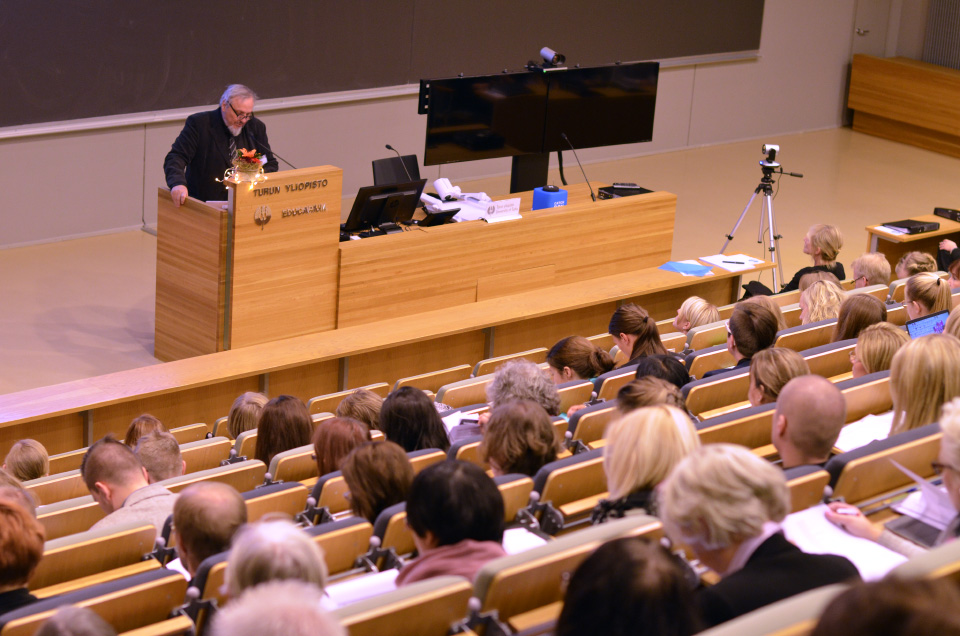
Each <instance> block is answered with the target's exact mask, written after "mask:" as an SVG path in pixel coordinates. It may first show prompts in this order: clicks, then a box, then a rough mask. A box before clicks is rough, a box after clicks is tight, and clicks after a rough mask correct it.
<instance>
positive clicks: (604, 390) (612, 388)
mask: <svg viewBox="0 0 960 636" xmlns="http://www.w3.org/2000/svg"><path fill="white" fill-rule="evenodd" d="M636 376H637V365H635V364H631V365H628V366H625V367H620V368H618V369H614V370H613V371H607V372H606V373H604V374H602V375H599V376H597V377H596V378H594V379H593V386H594V387H596V391H597V399H598V400H612V399H614V398H616V397H617V391H619V390H620V387H622V386H623V385H624V384H629V383H630V381H631V380H633V379H634V378H636Z"/></svg>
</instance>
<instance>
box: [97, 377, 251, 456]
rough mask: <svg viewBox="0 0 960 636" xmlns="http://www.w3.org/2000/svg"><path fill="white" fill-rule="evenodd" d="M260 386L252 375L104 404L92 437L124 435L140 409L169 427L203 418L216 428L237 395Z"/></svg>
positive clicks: (98, 410)
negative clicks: (216, 423) (109, 434)
mask: <svg viewBox="0 0 960 636" xmlns="http://www.w3.org/2000/svg"><path fill="white" fill-rule="evenodd" d="M257 390H259V380H258V377H257V376H253V377H249V378H241V379H239V380H226V381H224V382H220V383H217V384H211V385H208V386H203V387H198V388H192V389H184V390H181V391H177V392H175V393H163V394H161V395H156V396H150V397H144V398H139V399H135V400H130V401H127V402H123V403H120V404H114V405H111V406H105V407H102V408H99V409H96V410H94V412H93V439H94V441H96V440H98V439H100V438H101V437H103V436H104V435H106V434H107V433H113V434H114V435H116V436H117V437H119V438H121V439H122V438H123V435H124V433H125V432H126V430H127V426H128V425H129V424H130V420H132V419H133V418H134V417H136V416H137V415H140V414H141V413H150V414H151V415H153V416H155V417H157V418H159V420H160V421H161V422H163V424H164V426H166V427H167V428H174V427H176V426H185V425H187V424H194V423H196V422H204V423H205V424H207V426H209V427H210V429H211V430H213V423H214V422H216V421H217V419H218V418H221V417H223V416H224V415H226V414H227V413H229V412H230V405H231V404H233V401H234V400H235V399H237V396H238V395H240V394H241V393H243V392H245V391H257ZM81 446H82V444H81Z"/></svg>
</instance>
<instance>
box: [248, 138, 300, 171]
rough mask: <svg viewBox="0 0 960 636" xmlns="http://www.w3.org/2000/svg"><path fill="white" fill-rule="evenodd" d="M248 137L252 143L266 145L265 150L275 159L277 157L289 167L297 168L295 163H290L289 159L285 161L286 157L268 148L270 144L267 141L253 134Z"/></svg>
mask: <svg viewBox="0 0 960 636" xmlns="http://www.w3.org/2000/svg"><path fill="white" fill-rule="evenodd" d="M250 139H252V140H253V143H254V144H263V145H264V146H265V147H266V149H267V152H269V153H270V154H271V155H273V156H274V157H276V158H277V159H279V160H280V161H282V162H283V163H285V164H287V165H288V166H290V167H291V168H293V169H294V170H296V169H297V167H296V166H295V165H293V164H292V163H290V162H289V161H287V160H286V159H284V158H283V157H281V156H280V155H278V154H277V153H275V152H274V151H273V150H272V149H271V148H270V144H268V143H267V142H265V141H264V140H262V139H257V138H256V137H254V136H253V135H250Z"/></svg>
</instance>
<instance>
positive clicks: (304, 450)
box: [267, 444, 318, 481]
mask: <svg viewBox="0 0 960 636" xmlns="http://www.w3.org/2000/svg"><path fill="white" fill-rule="evenodd" d="M313 452H314V449H313V444H307V445H306V446H299V447H297V448H291V449H290V450H288V451H283V452H282V453H277V454H276V455H274V456H273V459H271V460H270V468H269V469H267V472H268V473H270V476H271V477H272V478H273V481H304V480H306V479H310V478H311V477H317V476H318V475H317V460H316V459H314V456H313Z"/></svg>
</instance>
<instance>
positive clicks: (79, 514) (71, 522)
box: [37, 495, 106, 541]
mask: <svg viewBox="0 0 960 636" xmlns="http://www.w3.org/2000/svg"><path fill="white" fill-rule="evenodd" d="M105 514H106V513H104V512H103V510H102V509H101V508H100V505H99V504H98V503H97V502H96V501H94V500H93V497H91V496H90V495H87V496H85V497H77V498H76V499H66V500H64V501H58V502H56V503H52V504H48V505H45V506H39V507H38V508H37V521H39V522H40V525H42V526H43V529H44V530H45V531H46V538H47V541H51V540H53V539H59V538H60V537H65V536H67V535H71V534H76V533H78V532H85V531H87V530H89V529H90V527H91V526H92V525H93V524H95V523H96V522H98V521H100V520H101V519H103V517H104V516H105Z"/></svg>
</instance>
